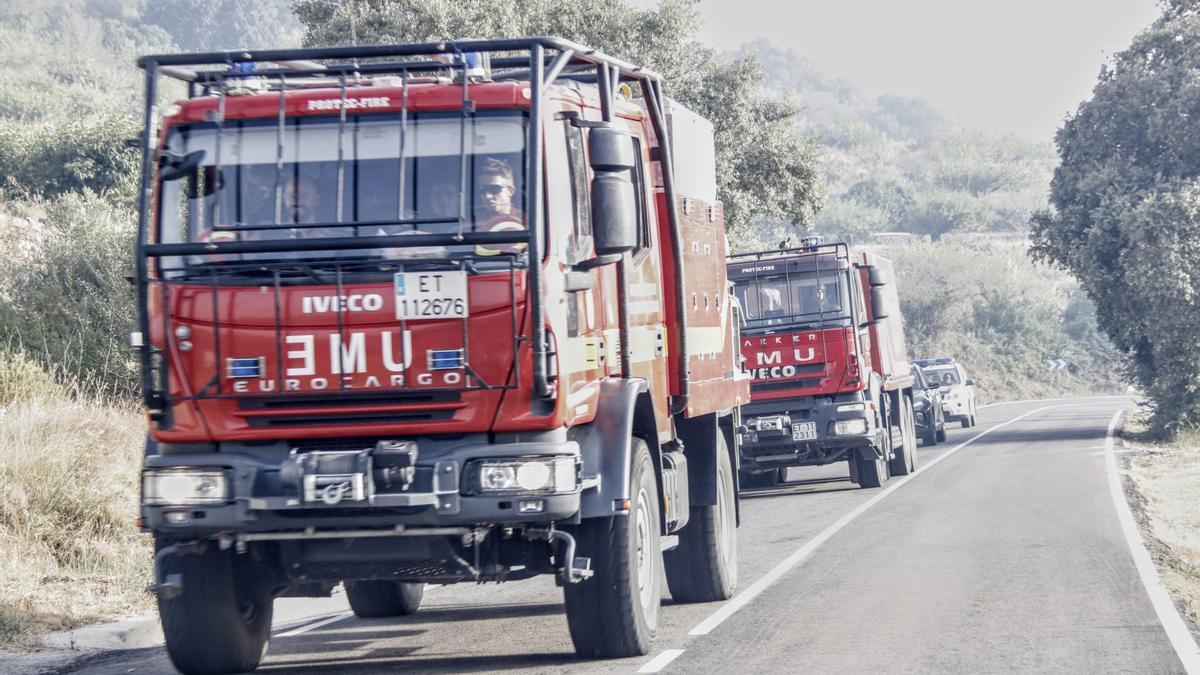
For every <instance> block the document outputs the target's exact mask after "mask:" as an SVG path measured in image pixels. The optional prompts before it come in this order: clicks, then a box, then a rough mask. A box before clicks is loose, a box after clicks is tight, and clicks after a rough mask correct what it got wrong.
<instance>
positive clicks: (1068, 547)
mask: <svg viewBox="0 0 1200 675" xmlns="http://www.w3.org/2000/svg"><path fill="white" fill-rule="evenodd" d="M1128 402H1129V401H1128V399H1118V398H1109V399H1090V400H1075V401H1047V402H1034V403H1017V404H1004V405H996V406H991V407H988V408H984V409H981V410H980V411H979V425H978V426H977V427H975V428H973V429H959V428H957V425H953V426H954V427H955V428H951V429H950V430H949V434H948V438H947V442H946V443H944V444H939V445H938V446H936V447H930V448H921V454H920V460H919V461H920V462H921V463H922V464H923V465H929V466H928V468H927V469H925V470H922V471H921V472H920V473H918V474H917V475H916V476H914V477H912V478H911V479H906V480H904V481H898V480H896V479H893V482H892V483H890V484H889V487H885V488H881V489H875V490H862V489H858V488H856V487H855V486H854V485H852V484H851V483H849V482H848V481H847V480H846V474H845V471H844V468H843V467H844V465H841V464H839V465H836V466H833V467H824V468H822V469H819V470H818V469H806V470H798V471H793V472H792V474H791V476H790V479H791V482H790V483H789V484H788V485H786V486H783V487H779V488H775V489H771V490H763V491H758V492H755V493H751V494H748V495H746V496H745V499H744V501H743V507H742V508H743V515H742V526H741V528H740V530H739V533H738V537H739V541H738V544H739V559H740V582H739V596H738V597H735V598H734V599H733V600H731V601H729V602H726V603H711V604H703V605H671V604H670V600H669V599H665V600H664V602H665V603H666V607H665V608H664V611H663V613H662V615H661V623H660V627H659V635H658V640H657V642H656V644H655V653H653V654H651V655H649V656H646V657H642V658H637V659H626V660H619V661H598V662H588V661H581V660H579V659H577V658H576V657H575V655H574V652H573V651H572V648H571V641H570V637H569V636H568V634H567V625H566V618H565V617H564V615H563V607H562V600H561V589H558V588H556V587H555V585H554V583H553V580H551V579H549V578H545V579H534V580H529V581H523V582H514V583H508V584H500V585H494V584H493V585H485V586H475V585H466V584H463V585H458V586H450V587H439V588H434V589H431V590H430V591H429V592H428V593H427V594H426V596H425V605H424V606H423V607H422V609H421V610H420V611H419V612H417V613H416V614H415V615H413V616H411V617H406V618H402V619H388V620H359V619H356V618H354V617H353V616H350V615H348V614H347V613H346V610H345V609H344V605H343V608H342V609H338V608H336V605H331V607H334V608H333V609H331V615H330V618H329V619H326V620H325V622H324V623H323V624H319V625H318V623H319V622H311V621H310V622H309V623H307V624H305V625H302V626H299V627H294V626H293V627H281V628H280V629H278V630H277V631H276V633H275V636H274V637H273V639H272V642H271V648H270V655H269V656H268V658H267V659H266V661H265V663H264V665H263V667H262V669H261V670H262V671H264V672H272V671H276V672H301V673H318V672H337V673H372V672H385V671H392V670H396V669H401V668H402V669H406V670H414V671H420V672H452V671H453V672H461V671H503V670H519V671H522V672H567V671H570V672H576V671H583V672H591V671H597V672H598V671H605V672H610V671H619V672H633V671H636V670H638V669H639V668H647V669H651V670H652V669H656V668H664V671H663V672H750V671H767V670H774V671H780V672H791V671H795V670H799V669H804V670H812V671H820V672H846V673H860V672H873V671H887V672H930V671H934V672H979V671H983V672H992V671H1039V672H1045V671H1056V672H1061V671H1068V672H1088V673H1092V672H1139V673H1146V672H1156V673H1157V672H1164V673H1166V672H1183V671H1184V668H1183V665H1182V664H1181V662H1180V659H1179V657H1178V656H1177V655H1176V652H1175V650H1174V648H1173V647H1172V644H1171V642H1170V641H1169V640H1168V637H1167V633H1166V632H1165V630H1164V629H1163V626H1162V625H1161V624H1160V622H1159V619H1158V616H1157V615H1156V613H1155V609H1154V607H1153V605H1152V604H1151V601H1150V599H1149V597H1148V595H1147V592H1146V589H1145V587H1144V586H1143V583H1142V581H1141V579H1140V578H1139V576H1138V574H1137V571H1136V569H1135V565H1134V560H1133V558H1132V556H1131V555H1130V549H1129V547H1128V545H1127V542H1126V538H1125V535H1124V534H1123V532H1122V529H1121V526H1120V524H1119V521H1118V517H1117V510H1116V508H1115V507H1114V503H1113V499H1112V497H1111V495H1110V491H1109V485H1108V473H1107V471H1106V469H1105V456H1104V439H1105V432H1106V427H1107V426H1108V424H1109V421H1110V419H1111V418H1112V416H1113V414H1114V413H1115V412H1116V411H1118V410H1120V409H1121V408H1122V407H1124V406H1126V405H1128ZM1014 420H1015V421H1014ZM981 433H982V434H983V435H982V436H980V434H981ZM963 443H967V444H966V445H961V444H963ZM943 460H944V461H943ZM664 588H665V584H664ZM327 602H328V601H327ZM77 672H88V673H114V674H116V673H121V674H124V673H129V672H136V673H170V672H174V671H173V669H172V668H171V666H170V662H169V661H168V660H167V657H166V654H165V651H164V650H163V649H161V648H156V649H147V650H139V651H130V652H119V653H115V654H110V655H106V656H103V657H100V658H97V659H92V660H90V661H88V662H85V663H83V664H81V665H80V666H78V669H77Z"/></svg>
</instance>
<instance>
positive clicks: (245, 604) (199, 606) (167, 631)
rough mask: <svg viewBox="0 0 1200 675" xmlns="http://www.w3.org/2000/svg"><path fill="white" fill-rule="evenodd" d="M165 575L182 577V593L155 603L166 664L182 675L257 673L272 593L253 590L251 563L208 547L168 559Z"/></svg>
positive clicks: (264, 648)
mask: <svg viewBox="0 0 1200 675" xmlns="http://www.w3.org/2000/svg"><path fill="white" fill-rule="evenodd" d="M162 564H163V567H164V570H163V571H164V573H165V574H168V575H169V574H182V575H183V592H182V593H180V594H179V595H178V596H176V597H174V598H170V599H164V598H162V597H161V596H160V597H159V599H158V613H159V617H160V618H161V619H162V627H163V637H164V638H165V639H166V643H167V654H168V655H169V656H170V657H171V663H172V664H174V665H175V668H176V669H178V670H179V672H181V673H187V674H188V675H212V674H216V673H244V672H247V671H251V670H254V669H255V668H258V665H259V664H260V663H262V659H263V657H264V656H265V655H266V653H267V645H268V641H269V639H270V637H271V614H272V610H273V608H274V606H273V602H274V601H273V599H272V597H271V593H270V591H269V589H268V588H267V587H265V586H264V585H260V584H256V583H255V579H254V578H253V575H252V574H251V569H250V564H251V563H250V557H249V556H246V555H241V556H239V555H236V554H235V553H234V552H233V551H232V550H226V551H221V550H219V549H217V548H216V547H215V546H213V545H211V544H210V545H209V546H208V548H207V549H206V550H205V551H204V553H200V554H194V555H180V556H169V557H167V558H165V559H164V560H163V563H162Z"/></svg>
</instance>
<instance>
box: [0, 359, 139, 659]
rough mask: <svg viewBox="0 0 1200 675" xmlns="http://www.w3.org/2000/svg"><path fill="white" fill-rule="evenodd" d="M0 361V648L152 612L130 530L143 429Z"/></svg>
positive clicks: (16, 362)
mask: <svg viewBox="0 0 1200 675" xmlns="http://www.w3.org/2000/svg"><path fill="white" fill-rule="evenodd" d="M20 361H21V357H11V356H3V355H0V406H2V407H0V410H2V411H3V412H2V416H0V485H2V486H3V488H2V489H3V492H4V494H3V498H0V648H6V647H7V648H14V647H21V646H27V645H29V644H31V643H32V642H33V640H34V639H35V637H36V636H37V635H39V634H41V633H44V632H47V631H53V630H62V629H65V628H70V627H73V626H78V625H82V624H85V623H92V622H96V621H104V620H110V619H114V618H118V617H121V616H127V615H130V614H134V613H140V612H143V611H146V610H148V609H149V608H150V607H151V596H150V595H149V594H148V593H147V592H146V587H147V586H148V585H149V583H150V560H151V546H150V541H149V539H148V537H146V535H143V534H140V533H139V532H138V531H137V530H136V529H135V528H134V524H133V523H134V518H135V517H136V516H137V513H138V486H137V477H138V466H139V463H140V459H141V453H142V445H143V442H144V439H145V433H146V427H145V422H144V417H143V416H142V414H141V413H140V412H138V411H137V410H135V409H133V408H132V407H128V406H127V407H120V406H115V405H112V404H105V403H100V402H96V401H92V400H88V399H86V398H85V397H80V396H73V395H70V394H69V393H68V392H67V391H66V390H64V389H63V388H62V387H59V386H57V385H55V383H54V381H53V380H52V379H51V378H49V377H47V376H45V375H44V374H41V373H39V371H37V370H36V367H35V366H32V365H31V364H30V363H28V362H25V363H21V362H20Z"/></svg>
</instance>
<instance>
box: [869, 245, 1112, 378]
mask: <svg viewBox="0 0 1200 675" xmlns="http://www.w3.org/2000/svg"><path fill="white" fill-rule="evenodd" d="M1026 247H1027V243H1026V242H1025V241H1024V240H1021V239H1009V240H989V239H987V238H983V237H978V238H969V237H960V238H957V239H955V240H952V241H950V240H944V241H941V242H910V243H905V244H899V245H894V246H887V247H881V246H875V247H872V248H873V249H876V250H878V252H879V253H880V254H882V255H884V256H885V257H888V258H891V259H892V260H894V261H895V263H896V270H897V275H898V277H899V285H900V306H901V309H902V314H903V317H904V332H905V337H906V339H907V342H908V350H909V355H910V356H912V357H913V358H921V357H935V356H953V357H955V358H957V359H958V360H959V361H962V362H963V364H964V366H965V367H966V368H967V371H968V372H969V373H971V375H972V376H973V377H975V378H976V380H977V381H978V382H979V389H980V394H981V396H983V397H984V398H986V399H989V400H1004V399H1018V398H1031V397H1042V396H1056V395H1064V394H1072V393H1088V392H1096V391H1112V390H1114V389H1116V388H1117V387H1118V386H1119V384H1118V379H1119V378H1118V375H1119V373H1118V371H1117V369H1116V368H1115V367H1114V365H1113V364H1114V363H1115V357H1116V353H1115V351H1114V350H1113V348H1112V346H1111V345H1109V343H1108V341H1107V340H1105V339H1104V337H1103V336H1102V335H1100V333H1099V330H1098V329H1097V327H1096V318H1095V314H1094V312H1093V308H1092V305H1091V303H1090V301H1089V300H1088V299H1087V297H1086V295H1085V294H1083V293H1082V292H1081V291H1080V290H1078V288H1077V286H1076V285H1075V284H1074V283H1073V282H1072V281H1070V280H1069V279H1067V278H1065V277H1063V276H1062V275H1061V274H1059V273H1058V272H1057V271H1056V270H1053V269H1051V268H1050V267H1048V266H1046V265H1038V264H1035V263H1034V262H1033V261H1032V260H1031V259H1030V258H1029V257H1028V256H1027V255H1026V252H1025V250H1026ZM1050 359H1063V360H1065V361H1067V362H1068V363H1069V364H1070V367H1069V369H1068V370H1065V371H1051V370H1049V369H1048V368H1047V366H1046V361H1047V360H1050Z"/></svg>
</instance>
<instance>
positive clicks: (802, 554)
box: [652, 406, 1057, 663]
mask: <svg viewBox="0 0 1200 675" xmlns="http://www.w3.org/2000/svg"><path fill="white" fill-rule="evenodd" d="M1054 407H1057V406H1044V407H1041V408H1036V409H1034V410H1030V411H1029V412H1027V413H1024V414H1022V415H1018V416H1016V417H1014V418H1012V419H1010V420H1008V421H1007V422H1002V423H1000V424H997V425H996V426H994V427H991V428H989V429H987V430H986V431H982V432H980V433H978V434H976V435H974V436H972V437H971V438H969V439H967V440H966V441H963V442H962V443H959V444H958V445H956V446H954V447H953V448H950V449H949V450H947V451H946V452H945V453H943V454H941V455H940V456H938V457H936V458H935V459H934V460H933V461H931V462H929V463H927V464H923V465H922V466H921V467H919V468H918V469H917V470H916V471H914V472H913V473H912V474H911V475H909V476H907V477H905V478H902V479H900V480H898V481H896V482H895V483H892V485H891V486H889V487H887V488H885V489H884V490H883V491H882V492H880V493H879V494H877V495H875V496H874V497H872V498H870V499H868V500H867V501H865V502H863V503H862V504H860V505H859V506H858V507H857V508H855V509H854V510H853V511H850V512H849V513H847V514H846V515H844V516H842V517H841V518H839V519H838V520H837V522H835V523H834V524H832V525H830V526H829V527H827V528H825V529H824V530H822V531H821V533H820V534H818V535H817V536H815V537H813V538H812V539H810V540H809V541H808V542H807V543H805V544H804V545H803V546H801V547H800V548H798V549H796V551H795V552H793V553H792V554H791V555H789V556H788V557H787V558H784V559H783V561H782V562H780V563H779V564H778V565H776V566H775V567H774V568H773V569H772V570H771V571H770V572H767V573H766V574H764V575H763V576H762V577H760V578H759V579H758V580H757V581H755V582H754V583H753V584H750V587H749V588H747V589H746V590H744V591H742V592H740V593H738V594H737V595H735V596H734V597H733V599H732V600H730V601H729V602H727V603H725V604H724V605H722V606H721V608H720V609H718V610H717V611H715V612H713V613H712V614H710V615H709V617H708V618H707V619H705V620H704V621H701V622H700V623H699V624H698V625H697V626H696V627H695V628H693V629H692V630H690V631H688V635H692V636H695V635H708V634H709V633H710V632H712V630H713V629H714V628H716V627H717V626H720V625H721V624H722V623H723V622H724V621H725V620H726V619H728V618H729V617H731V616H733V615H734V614H735V613H737V612H738V610H740V609H742V608H743V607H745V606H746V605H748V604H750V602H751V601H753V600H754V598H756V597H758V595H759V594H760V593H762V592H763V591H765V590H766V589H767V588H768V587H770V586H771V585H772V584H774V583H775V582H776V581H778V580H779V578H780V577H782V576H783V575H784V574H787V573H788V572H789V571H790V570H791V569H792V568H793V567H795V566H796V565H798V564H800V562H801V561H803V560H804V559H805V558H807V557H808V556H810V555H811V554H812V553H813V552H814V551H816V550H817V549H819V548H820V547H821V546H822V545H823V544H824V543H825V542H826V541H828V540H829V538H830V537H832V536H833V535H835V534H837V533H838V532H840V531H841V529H842V528H844V527H846V526H847V525H849V524H850V523H851V522H852V521H853V520H854V519H855V518H858V517H859V516H861V515H862V514H863V513H865V512H866V511H867V510H869V509H870V508H871V507H872V506H875V505H876V504H878V503H879V502H880V501H882V500H883V499H885V498H886V497H887V496H888V495H890V494H892V493H893V492H895V491H896V490H898V489H900V488H901V487H902V486H903V485H905V484H906V483H908V482H909V481H910V480H912V479H914V478H916V477H917V476H919V475H921V474H922V473H923V472H925V471H928V470H929V469H932V468H933V467H935V466H937V464H938V463H939V462H941V461H942V460H944V459H946V458H947V457H949V456H951V455H953V454H954V453H956V452H958V451H959V450H961V449H963V448H965V447H967V446H968V445H970V444H972V443H974V442H975V441H977V440H979V439H980V438H983V437H984V436H986V435H988V434H990V433H992V432H993V431H996V430H997V429H1002V428H1004V427H1006V426H1008V425H1010V424H1013V423H1015V422H1019V421H1021V420H1023V419H1025V418H1026V417H1029V416H1030V415H1034V414H1037V413H1040V412H1042V411H1043V410H1049V409H1050V408H1054ZM652 663H653V662H652Z"/></svg>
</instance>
